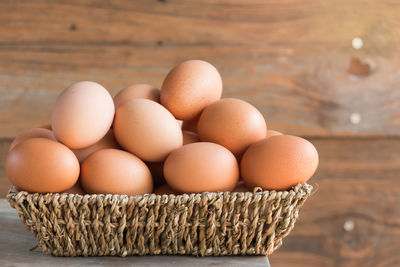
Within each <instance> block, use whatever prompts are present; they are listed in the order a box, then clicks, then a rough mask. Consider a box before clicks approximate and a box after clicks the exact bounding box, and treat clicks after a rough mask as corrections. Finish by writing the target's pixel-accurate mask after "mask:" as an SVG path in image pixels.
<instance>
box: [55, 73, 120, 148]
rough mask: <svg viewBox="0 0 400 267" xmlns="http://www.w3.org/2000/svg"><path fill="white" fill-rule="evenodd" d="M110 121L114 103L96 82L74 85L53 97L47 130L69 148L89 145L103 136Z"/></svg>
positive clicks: (108, 127)
mask: <svg viewBox="0 0 400 267" xmlns="http://www.w3.org/2000/svg"><path fill="white" fill-rule="evenodd" d="M113 118H114V102H113V99H112V97H111V95H110V94H109V93H108V91H107V90H106V89H105V88H104V87H103V86H101V85H100V84H98V83H95V82H89V81H83V82H77V83H74V84H73V85H71V86H69V87H68V88H66V89H64V91H63V92H62V93H61V94H60V95H59V97H58V98H57V101H56V104H55V106H54V109H53V113H52V119H51V127H52V129H53V132H54V135H55V136H56V138H57V140H59V141H60V142H62V143H63V144H65V145H66V146H68V147H69V148H72V149H81V148H85V147H88V146H91V145H93V144H94V143H96V142H98V141H100V139H101V138H103V137H104V135H106V133H107V132H108V130H109V129H110V126H111V124H112V121H113Z"/></svg>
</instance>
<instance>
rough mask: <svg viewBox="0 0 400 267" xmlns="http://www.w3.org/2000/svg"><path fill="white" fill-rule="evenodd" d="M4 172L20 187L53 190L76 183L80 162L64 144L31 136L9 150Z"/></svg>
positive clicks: (53, 191)
mask: <svg viewBox="0 0 400 267" xmlns="http://www.w3.org/2000/svg"><path fill="white" fill-rule="evenodd" d="M6 173H7V176H8V179H9V180H10V181H11V183H12V184H13V185H15V186H16V187H17V188H18V189H20V190H25V191H28V192H37V193H56V192H62V191H64V190H66V189H68V188H70V187H72V186H73V185H74V184H75V183H76V181H77V180H78V177H79V162H78V160H77V159H76V157H75V155H74V153H72V151H71V150H70V149H69V148H67V147H66V146H64V145H63V144H60V143H58V142H56V141H53V140H50V139H46V138H30V139H27V140H25V141H22V142H21V143H19V144H18V145H16V146H15V147H14V148H13V149H12V150H11V151H10V152H9V153H8V155H7V159H6Z"/></svg>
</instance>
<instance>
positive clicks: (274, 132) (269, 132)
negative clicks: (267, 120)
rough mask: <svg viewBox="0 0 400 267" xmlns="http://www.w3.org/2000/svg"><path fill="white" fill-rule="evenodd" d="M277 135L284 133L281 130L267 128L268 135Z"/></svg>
mask: <svg viewBox="0 0 400 267" xmlns="http://www.w3.org/2000/svg"><path fill="white" fill-rule="evenodd" d="M275 135H282V133H281V132H278V131H274V130H267V137H271V136H275Z"/></svg>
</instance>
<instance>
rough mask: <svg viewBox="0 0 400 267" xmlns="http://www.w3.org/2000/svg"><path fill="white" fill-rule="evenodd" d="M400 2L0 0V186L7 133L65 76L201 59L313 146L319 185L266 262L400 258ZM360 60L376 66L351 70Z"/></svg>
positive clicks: (42, 107) (272, 120)
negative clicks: (358, 44) (360, 71)
mask: <svg viewBox="0 0 400 267" xmlns="http://www.w3.org/2000/svg"><path fill="white" fill-rule="evenodd" d="M399 14H400V2H399V1H395V0H384V1H374V0H338V1H324V0H314V1H307V0H280V1H278V0H268V1H265V0H262V1H261V0H249V1H245V0H230V1H228V0H204V1H194V0H193V1H175V0H153V1H145V0H142V1H128V0H117V1H100V0H92V1H77V0H71V1H65V0H63V1H61V0H57V1H31V0H30V1H28V0H21V1H12V0H5V1H0V37H1V38H0V164H1V166H0V196H1V197H4V196H5V192H6V190H7V189H8V188H9V182H8V180H7V178H6V176H5V171H4V160H5V157H6V154H7V150H8V146H9V144H10V142H11V141H12V137H13V136H15V135H16V134H17V133H19V132H20V131H22V130H24V129H27V128H31V127H37V126H40V125H44V124H47V123H48V122H49V119H50V113H51V110H52V106H53V104H54V101H55V98H56V97H57V95H58V94H59V93H60V91H61V90H62V89H63V88H65V87H66V86H68V85H70V84H71V83H73V82H76V81H79V80H93V81H97V82H99V83H101V84H103V85H104V86H105V87H106V88H107V89H108V90H109V91H110V92H111V93H112V94H115V93H116V92H117V91H118V90H120V89H121V88H123V87H125V86H127V85H129V84H132V83H139V82H145V83H150V84H153V85H155V86H160V85H161V83H162V79H163V77H164V76H165V74H166V73H167V72H168V70H169V69H170V68H171V67H172V66H174V65H175V64H177V63H178V62H180V61H183V60H186V59H191V58H199V59H204V60H207V61H209V62H211V63H212V64H214V65H215V66H216V67H217V68H218V69H219V70H220V73H221V75H222V78H223V81H224V96H225V97H228V96H231V97H239V98H242V99H244V100H247V101H249V102H250V103H252V104H254V105H255V106H256V107H258V108H259V109H260V110H261V111H262V113H263V114H264V116H265V117H266V120H267V123H268V127H269V128H271V129H275V130H280V131H283V132H285V133H289V134H296V135H301V136H306V137H307V138H309V140H310V141H312V142H313V143H314V144H315V145H316V147H317V149H318V150H319V153H320V160H321V163H320V167H319V169H318V171H317V173H316V175H315V177H314V178H313V179H312V180H311V183H312V184H313V185H314V186H315V187H316V188H317V190H315V194H314V195H313V196H312V197H311V198H310V200H309V201H307V202H306V204H305V206H304V207H303V208H302V210H301V212H300V219H299V220H298V222H297V223H296V226H295V229H294V231H293V232H292V234H291V235H290V236H289V237H287V238H286V239H285V240H284V244H283V246H282V248H281V249H279V250H278V251H277V252H276V253H274V254H273V255H272V256H271V257H270V261H271V265H272V266H396V265H400V255H399V253H398V251H399V250H400V89H399V88H398V87H399V84H400V71H399V67H400V50H399V45H400V17H399ZM355 37H359V38H361V39H362V40H363V43H364V45H363V47H362V48H361V49H359V50H356V49H354V48H353V47H352V40H353V38H355ZM352 59H356V60H357V59H359V60H367V62H369V64H370V66H371V71H370V72H369V73H368V74H365V75H353V74H350V73H349V72H348V69H349V64H350V62H351V61H352ZM353 61H354V60H353ZM354 114H355V115H354ZM352 116H353V118H354V117H357V116H359V118H360V120H359V121H357V120H353V122H352V120H351V117H352ZM357 122H358V123H357ZM346 229H347V230H346Z"/></svg>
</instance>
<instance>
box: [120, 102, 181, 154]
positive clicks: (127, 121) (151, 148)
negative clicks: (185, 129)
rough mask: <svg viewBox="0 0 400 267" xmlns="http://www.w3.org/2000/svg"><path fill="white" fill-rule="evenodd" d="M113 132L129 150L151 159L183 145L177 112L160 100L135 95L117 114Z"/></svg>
mask: <svg viewBox="0 0 400 267" xmlns="http://www.w3.org/2000/svg"><path fill="white" fill-rule="evenodd" d="M113 129H114V135H115V138H116V139H117V141H118V143H119V144H120V145H121V146H122V147H123V148H124V149H125V150H127V151H129V152H131V153H133V154H135V155H137V156H138V157H139V158H141V159H143V160H145V161H150V162H161V161H163V160H164V159H165V158H166V157H167V155H168V154H169V153H170V152H171V151H172V150H174V149H176V148H179V147H180V146H182V142H183V140H182V139H183V137H182V130H181V128H180V127H179V125H178V123H177V121H176V120H175V118H174V116H172V114H171V113H170V112H169V111H168V110H167V109H166V108H164V107H163V106H161V105H160V104H158V103H156V102H154V101H151V100H148V99H142V98H135V99H132V100H130V101H129V102H127V103H125V104H124V105H123V106H121V107H120V108H119V109H118V110H117V113H116V115H115V120H114V128H113Z"/></svg>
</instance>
